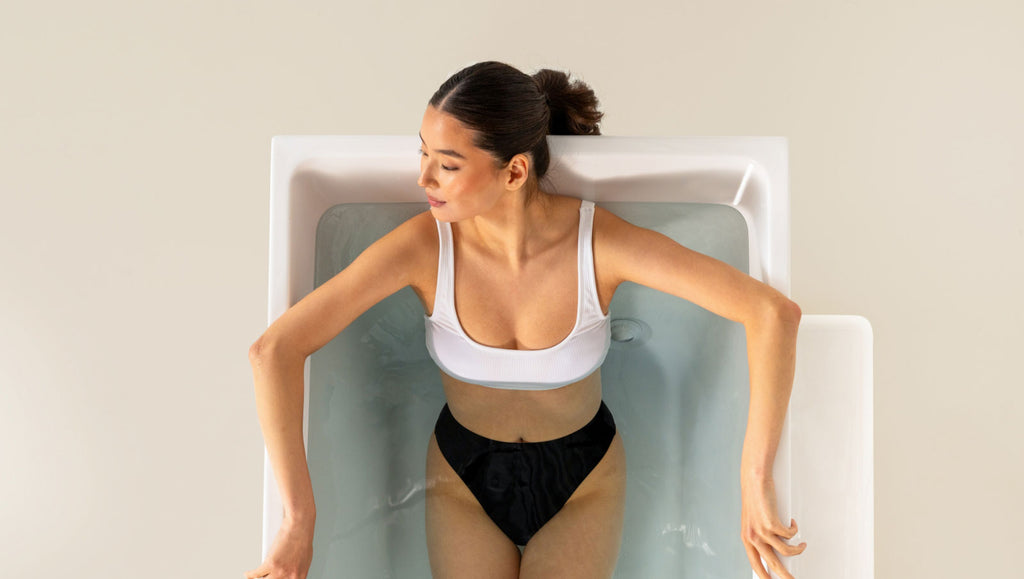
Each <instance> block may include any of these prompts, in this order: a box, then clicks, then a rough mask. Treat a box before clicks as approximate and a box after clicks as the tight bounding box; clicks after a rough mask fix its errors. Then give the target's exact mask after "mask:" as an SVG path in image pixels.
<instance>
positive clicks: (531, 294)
mask: <svg viewBox="0 0 1024 579" xmlns="http://www.w3.org/2000/svg"><path fill="white" fill-rule="evenodd" d="M550 200H551V207H552V210H551V212H550V213H549V215H550V219H551V222H550V224H549V226H548V227H545V228H544V230H545V231H546V232H548V236H547V238H546V239H544V240H543V244H542V245H541V247H543V249H542V250H540V251H538V253H537V254H536V255H533V256H530V257H529V258H528V259H526V260H525V261H524V262H523V265H522V266H521V268H520V269H519V270H518V271H512V268H510V267H509V266H508V265H507V261H506V262H505V263H502V262H501V260H500V259H499V258H497V257H496V256H494V255H489V254H488V252H487V251H486V250H485V249H483V248H481V247H478V246H476V245H474V244H473V243H472V242H470V241H468V240H467V239H465V238H463V237H461V236H460V235H459V224H458V223H453V224H452V233H453V241H454V253H455V281H454V285H455V309H456V310H457V312H458V319H459V322H460V323H461V326H462V329H463V331H464V332H465V333H466V335H468V336H469V337H470V338H471V339H472V340H474V341H475V342H478V343H479V344H483V345H485V346H491V347H495V348H512V349H521V350H539V349H544V348H548V347H550V346H552V345H554V344H558V343H559V342H561V341H562V340H563V339H564V338H565V337H566V336H568V335H569V334H570V332H571V331H572V329H573V326H574V324H575V318H576V309H577V296H578V293H579V292H578V291H577V259H578V257H577V240H578V231H579V222H580V221H579V220H580V214H579V208H580V200H579V199H576V198H573V197H566V196H561V195H554V196H551V197H550ZM424 219H425V220H426V219H429V221H430V223H431V225H434V219H433V217H432V216H431V215H430V214H429V211H428V212H426V216H425V217H424ZM599 223H600V220H599V219H597V216H596V215H595V219H594V225H593V231H594V233H593V237H594V244H593V245H594V246H596V245H597V239H598V238H599V235H600V234H599ZM421 231H423V235H424V237H427V236H428V235H429V237H430V238H429V239H424V240H423V242H424V247H430V248H432V249H431V251H424V252H423V256H424V257H423V263H422V264H418V266H417V267H416V268H415V272H414V274H413V276H412V281H411V283H410V286H411V287H412V288H413V290H414V291H415V292H416V294H417V296H418V297H419V298H420V300H421V302H422V304H423V307H424V310H425V311H426V313H427V315H430V314H432V313H433V309H434V298H435V295H436V290H437V264H438V255H439V253H438V252H439V240H438V234H437V230H436V228H434V227H430V228H428V227H426V226H424V227H423V228H421ZM594 273H595V278H596V281H597V294H598V301H599V303H600V306H601V312H602V313H607V311H608V304H609V302H610V301H611V297H612V295H613V294H614V293H615V287H614V284H613V283H612V282H611V280H609V279H607V278H608V277H610V276H608V275H602V273H603V268H602V260H601V256H600V253H599V252H598V251H594ZM441 381H442V384H443V386H444V390H445V395H446V397H447V399H448V405H449V408H450V409H451V411H452V415H453V416H454V417H455V419H456V420H458V421H459V423H461V424H463V425H464V426H466V427H467V428H469V429H470V430H472V431H473V432H476V433H478V434H480V435H481V436H485V437H487V438H491V439H494V440H502V441H510V442H522V441H527V442H536V441H543V440H551V439H554V438H559V437H561V436H564V435H566V434H569V433H570V432H574V431H575V430H578V429H579V428H581V427H582V426H584V425H585V424H586V423H587V422H589V421H590V419H591V418H593V416H594V414H596V413H597V410H598V407H599V406H600V404H601V375H600V369H598V370H595V371H594V372H593V373H591V374H590V375H588V376H586V377H584V378H583V379H581V380H578V381H576V382H573V383H571V384H569V385H566V386H562V387H559V388H554V389H550V390H508V389H501V388H491V387H487V386H481V385H479V384H472V383H467V382H463V381H461V380H459V379H457V378H454V377H452V376H450V375H448V374H446V373H445V372H443V371H442V372H441Z"/></svg>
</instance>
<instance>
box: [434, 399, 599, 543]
mask: <svg viewBox="0 0 1024 579" xmlns="http://www.w3.org/2000/svg"><path fill="white" fill-rule="evenodd" d="M434 434H435V436H436V438H437V445H438V447H439V448H440V449H441V454H443V455H444V457H445V459H446V460H447V461H448V464H450V465H451V467H452V469H454V470H455V472H456V473H458V475H459V477H460V478H461V479H462V481H463V482H465V483H466V486H467V487H469V490H470V491H472V492H473V495H474V496H475V497H476V499H477V501H479V503H480V506H482V507H483V508H484V511H485V512H486V513H487V515H488V516H490V518H491V520H493V521H494V522H495V524H497V525H498V528H500V529H501V530H502V532H504V533H505V535H507V536H508V538H509V539H512V541H513V542H514V543H515V544H516V545H520V546H522V545H525V544H526V543H527V542H528V541H529V540H530V537H532V536H533V534H534V533H536V532H537V531H538V530H540V528H541V527H543V526H544V524H545V523H547V522H548V521H549V520H550V519H551V517H553V516H555V514H556V513H557V512H558V511H559V510H561V509H562V507H563V506H564V505H565V503H566V501H568V500H569V497H570V496H572V493H573V492H574V491H575V490H576V487H578V486H579V485H580V483H582V482H583V479H585V478H587V475H588V474H590V471H592V470H593V469H594V467H595V466H597V463H598V462H600V461H601V458H602V457H603V456H604V455H605V452H607V450H608V447H609V446H610V445H611V443H612V438H614V436H615V420H614V419H613V418H612V413H611V411H610V410H608V407H607V406H605V403H604V401H603V400H602V401H601V407H600V408H599V409H598V411H597V414H596V415H594V418H593V419H591V421H590V422H589V423H588V424H587V425H586V426H584V427H583V428H581V429H579V430H577V431H576V432H573V433H572V434H568V435H566V436H563V437H561V438H556V439H554V440H545V441H543V442H502V441H498V440H491V439H489V438H484V437H483V436H480V435H479V434H476V433H475V432H472V431H471V430H469V429H467V428H466V427H465V426H463V425H461V424H459V423H458V422H457V421H456V420H455V417H454V416H452V413H451V410H449V409H448V405H447V404H445V405H444V408H442V409H441V414H440V416H438V417H437V424H435V425H434Z"/></svg>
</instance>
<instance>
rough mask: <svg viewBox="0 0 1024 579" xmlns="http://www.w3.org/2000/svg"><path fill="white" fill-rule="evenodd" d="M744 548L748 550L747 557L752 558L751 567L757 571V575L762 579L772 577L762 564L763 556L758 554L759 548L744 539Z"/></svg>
mask: <svg viewBox="0 0 1024 579" xmlns="http://www.w3.org/2000/svg"><path fill="white" fill-rule="evenodd" d="M743 548H744V549H746V550H747V559H750V567H751V569H753V570H754V573H757V576H758V577H760V578H761V579H771V576H769V575H768V571H765V569H764V566H763V565H761V556H760V555H758V553H757V549H755V548H754V546H753V545H752V544H750V543H748V542H746V541H743Z"/></svg>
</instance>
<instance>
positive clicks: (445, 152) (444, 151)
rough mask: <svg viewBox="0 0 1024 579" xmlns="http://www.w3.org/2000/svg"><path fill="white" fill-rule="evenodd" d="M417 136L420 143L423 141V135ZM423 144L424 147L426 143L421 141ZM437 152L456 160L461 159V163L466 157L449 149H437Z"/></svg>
mask: <svg viewBox="0 0 1024 579" xmlns="http://www.w3.org/2000/svg"><path fill="white" fill-rule="evenodd" d="M419 135H420V141H423V133H420V134H419ZM423 144H424V145H426V144H427V142H426V141H423ZM437 152H438V153H441V154H442V155H448V156H449V157H455V158H456V159H462V160H463V161H465V160H466V157H464V156H463V155H461V154H460V153H459V152H458V151H453V150H451V149H438V150H437Z"/></svg>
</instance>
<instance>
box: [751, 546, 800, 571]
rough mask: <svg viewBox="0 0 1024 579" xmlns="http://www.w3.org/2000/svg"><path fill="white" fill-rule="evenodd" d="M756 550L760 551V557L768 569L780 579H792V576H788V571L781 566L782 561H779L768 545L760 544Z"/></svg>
mask: <svg viewBox="0 0 1024 579" xmlns="http://www.w3.org/2000/svg"><path fill="white" fill-rule="evenodd" d="M757 548H758V550H760V551H761V557H762V558H763V559H764V560H765V561H766V562H767V563H768V567H769V568H770V569H771V570H772V571H775V574H776V575H778V576H779V577H780V578H781V579H793V576H792V575H790V574H789V571H787V570H786V568H785V567H783V566H782V561H779V557H778V555H776V554H775V551H773V550H772V546H771V545H769V544H768V543H760V544H758V545H757Z"/></svg>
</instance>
